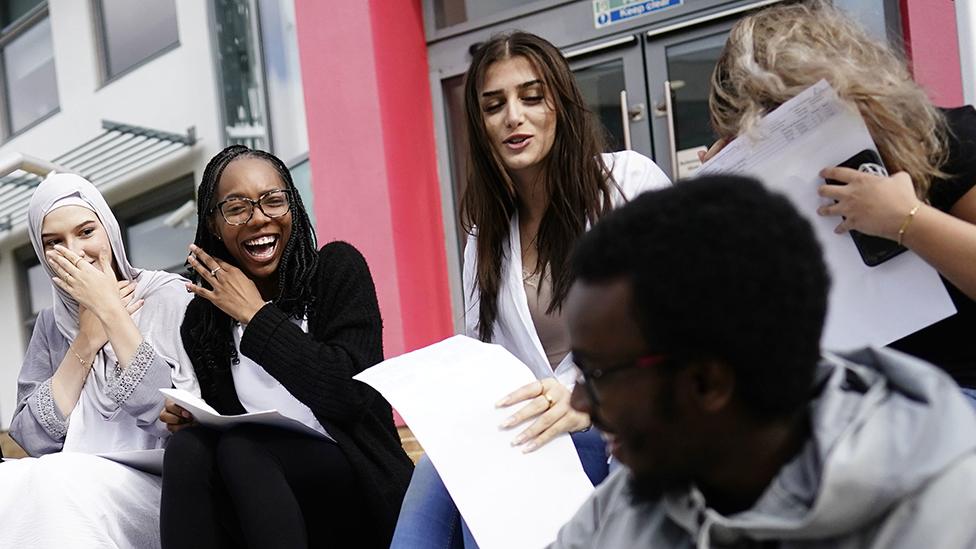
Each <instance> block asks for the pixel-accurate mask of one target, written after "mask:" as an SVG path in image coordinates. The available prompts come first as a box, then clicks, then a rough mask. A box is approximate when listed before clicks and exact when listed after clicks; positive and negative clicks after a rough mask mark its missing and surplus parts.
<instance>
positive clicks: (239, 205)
mask: <svg viewBox="0 0 976 549" xmlns="http://www.w3.org/2000/svg"><path fill="white" fill-rule="evenodd" d="M255 206H257V207H258V208H261V212H263V213H264V215H266V216H268V217H271V218H275V217H281V216H283V215H285V214H286V213H288V210H289V209H290V208H291V191H290V190H288V189H275V190H273V191H268V192H266V193H264V194H262V195H261V196H259V197H258V199H257V200H251V199H250V198H245V197H243V196H235V197H232V198H228V199H227V200H223V201H220V202H218V203H217V205H216V206H214V207H213V208H210V213H213V212H215V211H220V215H221V216H222V217H223V218H224V221H226V222H227V224H228V225H243V224H245V223H247V222H248V221H250V220H251V217H253V216H254V207H255Z"/></svg>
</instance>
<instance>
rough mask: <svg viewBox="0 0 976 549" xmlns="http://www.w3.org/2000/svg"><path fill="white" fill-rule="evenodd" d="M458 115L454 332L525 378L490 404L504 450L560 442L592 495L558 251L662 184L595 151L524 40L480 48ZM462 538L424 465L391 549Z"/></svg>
mask: <svg viewBox="0 0 976 549" xmlns="http://www.w3.org/2000/svg"><path fill="white" fill-rule="evenodd" d="M464 106H465V117H466V127H467V137H468V174H467V186H466V188H465V191H464V196H463V198H462V202H461V223H462V225H463V226H464V228H465V230H466V231H467V233H468V241H467V245H466V247H465V251H464V275H463V288H464V298H465V333H466V334H467V335H469V336H471V337H476V338H479V339H481V340H482V341H486V342H492V343H497V344H500V345H502V346H503V347H505V348H506V349H508V350H509V351H510V352H512V354H514V355H515V356H516V357H518V358H519V359H520V360H522V361H523V362H524V363H525V364H526V365H528V367H529V368H530V369H531V370H532V372H533V373H534V374H535V376H536V378H538V381H536V382H534V383H531V384H529V385H527V386H525V387H522V388H519V389H517V390H515V391H513V392H512V393H511V394H509V395H506V396H505V397H504V398H502V400H501V401H500V403H499V405H501V406H514V405H520V407H519V408H518V409H517V411H516V412H515V413H514V414H513V415H512V416H511V418H510V419H509V420H508V421H507V422H506V424H505V427H506V428H513V429H516V433H517V434H515V435H514V440H513V443H514V444H516V445H520V446H521V447H522V448H523V450H524V451H527V452H530V451H532V450H534V449H536V448H538V447H540V446H542V445H543V444H546V443H547V442H549V441H550V440H552V439H553V438H554V437H556V436H559V435H562V434H565V433H572V434H573V435H572V436H573V441H574V443H575V444H576V447H577V451H578V452H579V454H580V458H581V461H582V464H583V467H584V469H585V470H586V472H587V474H588V475H589V477H590V480H592V481H593V483H594V484H596V483H598V482H599V481H600V480H602V479H603V477H605V476H606V473H607V456H606V450H605V447H604V443H603V440H602V439H601V437H600V435H599V434H598V433H596V432H595V431H589V426H590V421H589V417H588V416H586V415H585V414H581V413H578V412H576V411H574V410H573V409H572V408H571V407H570V406H569V397H570V389H569V388H567V387H571V385H572V384H573V383H574V382H575V379H576V368H575V366H574V365H573V363H572V358H571V357H570V356H569V337H568V333H567V331H566V327H565V326H564V325H563V322H562V319H561V309H562V304H563V301H564V300H565V299H566V294H567V293H568V291H569V287H570V285H571V284H572V277H571V274H570V269H569V263H568V262H569V256H570V251H571V250H572V248H573V245H574V244H575V243H576V240H577V239H578V238H579V237H580V235H582V234H583V232H584V231H586V229H587V228H588V227H589V225H590V224H592V223H595V222H596V221H597V220H598V219H599V218H600V217H601V216H602V215H604V214H605V213H607V212H609V211H610V210H612V209H613V208H614V206H616V205H618V204H620V203H621V202H623V201H625V200H627V199H628V198H631V197H633V196H636V195H637V194H639V193H641V192H643V191H645V190H649V189H653V188H659V187H661V186H665V185H668V184H670V182H669V181H668V178H667V176H665V175H664V173H663V172H661V170H660V169H659V168H658V167H657V166H656V165H655V164H654V163H653V162H652V161H651V160H650V159H648V158H646V157H644V156H641V155H639V154H637V153H635V152H631V151H624V152H619V153H613V154H603V150H604V139H603V130H602V128H601V127H600V125H599V123H598V121H597V120H596V119H595V117H594V116H593V114H592V113H591V112H590V111H589V109H588V108H587V107H586V104H585V102H584V100H583V96H582V94H581V93H580V90H579V87H578V86H577V84H576V80H575V78H574V77H573V74H572V71H571V70H570V68H569V65H568V64H567V62H566V60H565V58H563V56H562V54H560V52H559V50H558V49H557V48H556V47H555V46H553V45H552V44H550V43H549V42H547V41H546V40H544V39H542V38H540V37H538V36H536V35H533V34H529V33H525V32H513V33H510V34H504V35H499V36H496V37H494V38H492V39H491V40H489V41H488V42H486V43H485V44H484V45H482V46H481V47H480V48H479V49H478V51H477V52H475V54H474V57H473V58H472V60H471V66H470V67H469V69H468V72H467V75H466V80H465V88H464ZM499 396H501V395H499ZM462 537H463V538H464V544H465V545H466V546H468V547H472V546H474V545H475V544H474V541H473V540H472V539H471V537H470V534H469V533H468V532H467V529H466V528H462V525H461V521H460V516H459V515H458V511H457V508H456V507H455V506H454V503H453V501H451V499H450V497H449V496H448V495H447V492H446V489H445V488H444V485H443V483H442V482H441V480H440V478H439V476H438V475H437V472H436V470H434V467H433V466H432V465H431V463H430V461H429V460H428V459H426V458H423V459H422V460H421V461H420V462H419V463H418V465H417V470H416V472H415V473H414V478H413V479H412V480H411V484H410V490H409V491H408V493H407V496H406V498H405V500H404V505H403V508H402V510H401V518H400V522H399V523H398V525H397V532H396V535H395V536H394V543H393V546H394V547H433V546H448V545H450V544H451V543H456V544H460V542H461V538H462ZM438 544H442V545H438Z"/></svg>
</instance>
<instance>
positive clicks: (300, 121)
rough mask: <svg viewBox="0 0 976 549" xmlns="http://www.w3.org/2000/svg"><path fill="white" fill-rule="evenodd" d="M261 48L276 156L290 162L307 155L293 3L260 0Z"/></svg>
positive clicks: (289, 1) (280, 0) (303, 101)
mask: <svg viewBox="0 0 976 549" xmlns="http://www.w3.org/2000/svg"><path fill="white" fill-rule="evenodd" d="M258 11H259V12H260V18H261V45H262V49H263V54H264V72H265V82H266V83H267V90H268V111H269V116H268V118H269V119H270V122H271V140H272V144H273V146H274V153H275V154H276V155H277V156H278V157H279V158H281V159H282V160H284V161H285V162H290V161H292V160H294V159H296V158H298V157H300V156H302V155H304V154H306V153H308V133H307V130H306V127H305V96H304V94H303V93H302V71H301V67H300V66H299V64H298V34H297V32H296V29H295V3H294V1H293V0H259V1H258Z"/></svg>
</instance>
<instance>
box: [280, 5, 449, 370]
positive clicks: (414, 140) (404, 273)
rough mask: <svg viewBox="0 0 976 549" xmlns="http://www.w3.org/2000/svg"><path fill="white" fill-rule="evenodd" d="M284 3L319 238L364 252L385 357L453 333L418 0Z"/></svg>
mask: <svg viewBox="0 0 976 549" xmlns="http://www.w3.org/2000/svg"><path fill="white" fill-rule="evenodd" d="M392 7H393V4H388V3H386V2H383V0H362V1H355V2H323V1H321V0H296V2H295V9H296V15H297V20H298V43H299V51H300V56H301V66H302V79H303V86H304V90H305V112H306V117H307V120H308V137H309V159H310V166H311V171H312V184H313V193H314V210H315V216H316V220H317V230H318V235H319V240H320V241H321V242H328V241H330V240H334V239H342V240H346V241H348V242H350V243H352V244H353V245H355V246H356V247H357V248H359V250H360V251H361V252H362V253H363V255H365V256H366V260H367V261H368V262H369V265H370V269H371V270H372V273H373V279H374V280H375V282H376V292H377V296H378V297H379V302H380V308H381V309H382V313H383V321H384V343H385V351H386V356H388V357H389V356H395V355H398V354H401V353H403V352H406V351H409V350H413V349H416V348H418V347H421V346H424V345H426V344H429V343H432V342H434V341H437V340H439V339H441V338H444V337H447V336H449V335H450V334H451V333H453V322H452V321H451V301H450V288H449V284H448V280H447V263H446V256H445V246H444V232H443V224H442V222H441V219H442V217H441V216H442V213H441V204H440V190H439V183H438V179H437V163H436V153H435V143H434V129H433V111H432V107H431V99H430V87H429V84H428V80H427V78H428V69H427V51H426V43H425V39H424V30H423V19H422V16H421V13H422V12H421V4H420V0H410V1H408V2H398V3H396V9H391V8H392Z"/></svg>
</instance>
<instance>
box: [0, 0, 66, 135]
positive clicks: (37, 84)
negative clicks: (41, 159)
mask: <svg viewBox="0 0 976 549" xmlns="http://www.w3.org/2000/svg"><path fill="white" fill-rule="evenodd" d="M0 23H2V24H3V31H2V32H0V64H2V71H0V72H2V75H3V90H2V91H3V99H4V101H3V103H4V105H3V116H2V118H3V124H2V128H0V133H2V134H3V137H4V138H6V137H9V136H11V135H13V134H16V133H19V132H21V131H23V130H25V129H27V128H29V127H30V126H32V125H34V124H35V123H37V122H39V121H40V120H43V119H44V118H46V117H47V116H49V115H51V114H53V113H55V112H57V110H58V106H59V102H58V83H57V78H56V76H55V71H54V47H53V43H52V41H51V21H50V19H48V16H47V3H46V2H38V1H27V0H20V1H7V2H0Z"/></svg>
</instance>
